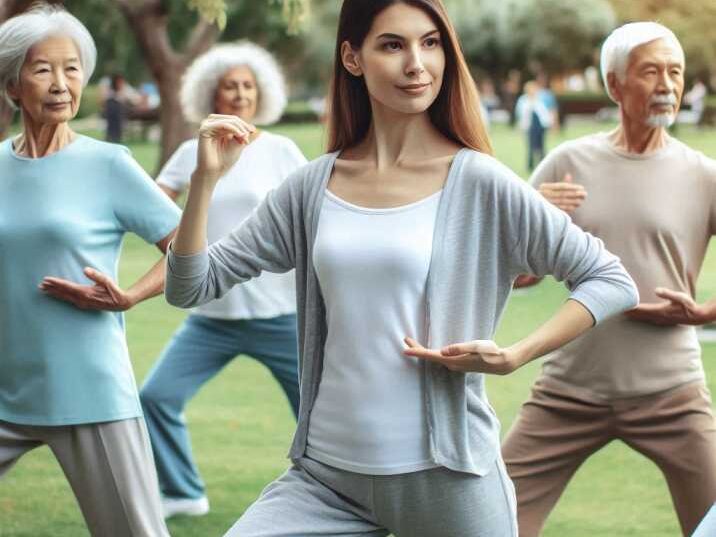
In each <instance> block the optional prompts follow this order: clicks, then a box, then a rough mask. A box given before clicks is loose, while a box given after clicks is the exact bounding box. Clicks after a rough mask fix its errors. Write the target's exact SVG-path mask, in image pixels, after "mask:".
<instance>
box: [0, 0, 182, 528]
mask: <svg viewBox="0 0 716 537" xmlns="http://www.w3.org/2000/svg"><path fill="white" fill-rule="evenodd" d="M95 58H96V49H95V45H94V42H93V40H92V37H91V36H90V34H89V33H88V31H87V29H86V28H85V27H84V26H83V25H82V24H81V23H80V22H79V21H78V20H77V19H76V18H75V17H73V16H72V15H70V14H69V13H67V12H66V11H64V10H62V9H59V8H49V7H41V8H35V9H32V10H31V11H29V12H26V13H25V14H22V15H19V16H17V17H14V18H11V19H9V20H8V21H6V22H5V23H4V24H3V25H2V26H0V98H7V99H8V100H9V101H10V102H11V104H12V105H13V106H16V107H17V108H19V109H20V113H21V117H22V120H23V130H22V132H21V133H20V134H19V135H18V136H17V137H15V138H14V139H9V140H6V141H4V142H2V143H0V252H2V255H0V282H2V288H3V291H2V300H1V301H0V371H2V373H1V374H0V474H2V473H4V472H5V471H7V470H8V469H9V468H10V467H11V466H12V465H13V464H14V463H15V462H16V461H17V460H18V459H19V458H20V457H21V456H22V455H23V454H24V453H26V452H28V451H30V450H31V449H33V448H36V447H38V446H42V445H47V446H49V447H50V449H51V450H52V452H53V453H54V455H55V456H56V458H57V460H58V461H59V463H60V465H61V466H62V469H63V471H64V473H65V475H66V476H67V478H68V480H69V482H70V484H71V486H72V489H73V491H74V493H75V496H76V497H77V500H78V502H79V506H80V508H81V510H82V514H83V516H84V518H85V521H86V523H87V526H88V528H89V530H90V532H91V533H92V535H95V536H102V537H108V536H118V537H119V536H123V537H126V536H127V535H137V536H138V535H141V536H161V535H168V532H167V530H166V526H165V524H164V520H163V519H162V517H161V511H160V503H159V494H158V488H157V480H156V477H155V476H156V473H155V469H154V461H153V460H152V453H151V449H150V444H149V438H148V436H147V432H146V428H145V425H144V421H143V419H142V410H141V405H140V403H139V397H138V394H137V388H136V384H135V381H134V377H133V373H132V367H131V363H130V361H129V356H128V353H127V344H126V341H125V334H124V320H123V316H122V313H121V312H122V311H124V310H127V309H129V308H130V307H132V306H133V305H134V304H136V303H138V302H140V301H142V300H144V299H146V298H149V297H151V296H154V295H157V294H159V293H161V292H162V289H163V274H162V269H163V260H162V261H160V262H158V263H157V264H156V265H155V266H154V267H152V268H151V269H150V270H149V271H148V272H147V273H146V274H145V275H144V276H143V277H141V278H140V279H139V280H138V281H137V282H136V283H135V284H134V285H132V286H131V287H130V288H129V289H128V290H126V291H125V290H123V289H121V288H119V287H118V286H117V284H115V283H114V280H116V276H117V274H116V273H117V262H118V255H119V251H120V246H121V242H122V238H123V236H124V234H125V232H127V231H131V232H134V233H136V234H138V235H139V236H141V237H142V238H143V239H144V240H146V241H147V242H150V243H154V244H156V245H157V247H158V248H159V249H160V250H161V251H162V252H165V251H166V248H167V245H168V243H169V240H170V238H171V237H172V236H173V233H174V229H175V227H176V225H177V223H178V221H179V211H178V210H177V208H176V207H175V206H174V205H173V204H172V203H171V202H170V201H169V200H168V199H167V198H166V196H165V195H164V194H162V192H161V191H160V190H159V188H158V187H157V186H156V185H154V184H153V182H152V180H151V178H150V177H149V176H148V175H147V174H146V173H145V172H144V171H143V170H142V169H141V168H140V167H139V166H138V165H137V163H136V162H135V161H134V160H133V159H132V158H131V156H130V155H129V152H128V151H127V150H126V149H125V148H123V147H121V146H116V145H111V144H107V143H105V142H100V141H96V140H94V139H91V138H88V137H86V136H81V135H79V134H77V133H75V132H73V131H72V129H71V128H70V126H69V123H68V122H69V121H70V120H71V119H72V118H73V117H74V116H75V114H76V113H77V109H78V107H79V104H80V99H81V97H82V90H83V87H84V86H85V84H86V83H87V81H88V80H89V78H90V75H91V74H92V70H93V69H94V65H95Z"/></svg>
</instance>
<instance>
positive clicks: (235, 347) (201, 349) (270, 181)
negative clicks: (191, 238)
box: [140, 42, 306, 517]
mask: <svg viewBox="0 0 716 537" xmlns="http://www.w3.org/2000/svg"><path fill="white" fill-rule="evenodd" d="M286 100H287V98H286V88H285V82H284V78H283V75H282V73H281V70H280V68H279V66H278V64H277V62H276V60H275V59H274V58H273V56H271V54H269V52H268V51H266V50H264V49H263V48H261V47H259V46H258V45H255V44H253V43H249V42H243V43H239V44H223V45H218V46H216V47H214V48H213V49H211V50H210V51H209V52H207V53H205V54H204V55H202V56H201V57H199V58H197V59H196V60H195V61H194V63H193V64H192V65H191V66H190V67H189V69H188V70H187V72H186V74H185V75H184V79H183V82H182V88H181V102H182V107H183V110H184V115H185V116H186V118H187V119H188V120H189V121H193V122H199V121H201V119H202V118H204V117H206V116H207V115H208V114H212V113H213V114H218V115H220V116H221V117H236V118H241V119H242V120H243V121H247V122H252V123H256V124H259V125H271V124H272V123H275V122H276V121H278V120H279V118H280V117H281V114H282V113H283V110H284V108H285V106H286ZM198 145H199V140H198V139H193V140H189V141H187V142H185V143H184V144H182V145H181V146H180V147H179V148H178V149H177V150H176V152H175V153H174V155H172V157H171V158H170V159H169V160H168V161H167V163H166V165H165V166H164V168H163V169H162V170H161V172H160V173H159V176H158V177H157V184H158V185H159V187H160V188H161V189H162V190H164V191H165V192H166V193H167V194H168V195H169V197H171V198H172V199H173V200H176V199H177V197H178V196H179V195H180V194H181V193H183V192H184V191H185V190H186V189H187V188H188V187H189V183H190V179H191V174H192V172H193V171H194V169H195V168H196V165H197V160H196V158H197V157H196V155H197V147H198ZM305 163H306V159H305V157H304V156H303V154H302V153H301V151H300V150H299V149H298V147H296V144H294V143H293V142H292V141H291V140H290V139H288V138H286V137H284V136H280V135H277V134H272V133H270V132H267V131H264V130H260V131H259V130H257V131H256V132H254V133H253V135H252V139H251V144H250V145H249V147H247V148H246V151H244V152H243V153H242V154H241V158H240V159H239V160H238V161H237V162H236V163H235V164H234V165H233V166H232V167H231V169H230V170H228V172H227V174H226V175H225V177H224V178H223V179H222V180H221V182H220V183H219V184H218V186H217V188H216V190H215V191H214V193H213V195H212V198H211V203H210V204H209V217H208V242H209V244H211V243H213V242H215V241H217V240H219V239H220V238H221V237H223V236H225V235H227V234H228V233H229V232H230V231H231V230H232V229H234V228H235V227H237V226H238V225H239V224H241V222H243V221H244V220H245V219H246V218H248V217H249V215H251V213H252V212H253V211H254V210H255V209H256V207H257V206H258V205H259V204H260V203H261V202H262V201H263V199H264V198H265V197H266V195H267V194H268V192H269V191H271V190H273V189H274V188H276V187H278V186H279V185H280V184H281V183H282V182H283V180H284V179H285V178H286V176H288V175H289V174H291V173H292V172H293V171H295V170H296V169H297V168H298V167H300V166H302V165H303V164H305ZM294 286H295V282H294V275H293V273H292V272H290V273H286V274H270V273H268V272H267V273H264V274H263V275H262V276H261V277H260V278H256V279H254V280H253V281H251V282H249V283H247V284H246V285H242V286H239V287H235V288H234V289H232V290H231V291H230V292H229V293H227V294H226V295H225V296H223V297H222V298H220V299H218V300H214V301H212V302H209V303H207V304H204V305H201V306H199V307H197V308H196V309H195V310H194V311H193V312H192V314H191V315H189V317H188V318H187V319H186V321H184V323H183V324H182V325H181V327H180V328H179V330H177V332H176V333H175V334H174V336H173V337H172V339H171V341H170V342H169V343H168V344H167V346H166V347H165V349H164V351H163V352H162V354H161V356H160V357H159V360H158V361H157V363H156V364H155V365H154V367H153V368H152V370H151V371H150V372H149V374H148V376H147V379H146V380H145V382H144V385H143V386H142V389H141V392H140V397H141V401H142V406H143V407H144V415H145V418H146V420H147V426H148V428H149V434H150V436H151V439H152V447H153V449H154V457H155V460H156V464H157V470H158V472H159V484H160V486H161V491H162V505H163V509H164V516H165V517H171V516H174V515H178V514H183V515H203V514H206V513H207V512H208V511H209V501H208V498H207V496H206V490H205V485H204V482H203V481H202V479H201V476H200V475H199V469H198V468H197V466H196V463H195V462H194V457H193V454H192V449H191V442H190V439H189V431H188V430H187V426H186V421H185V418H184V408H185V406H186V404H187V402H188V401H189V400H190V399H191V398H192V397H193V396H194V395H195V394H196V392H197V391H198V390H199V389H200V388H201V387H202V386H203V385H204V384H205V383H207V382H208V381H209V380H210V379H211V378H213V377H214V376H215V375H216V374H217V373H218V372H219V371H221V369H223V368H224V367H225V366H226V365H227V364H228V363H229V362H231V361H232V360H233V359H234V358H236V356H238V355H247V356H250V357H252V358H254V359H255V360H258V361H259V362H260V363H261V364H263V365H264V366H266V367H267V368H268V370H269V371H270V372H271V374H272V375H273V376H274V378H275V379H276V380H277V381H278V383H279V385H280V386H281V388H282V389H283V392H284V393H285V394H286V397H287V399H288V402H289V403H290V406H291V410H292V411H293V414H294V415H297V414H298V402H299V392H298V342H297V339H296V294H295V291H294Z"/></svg>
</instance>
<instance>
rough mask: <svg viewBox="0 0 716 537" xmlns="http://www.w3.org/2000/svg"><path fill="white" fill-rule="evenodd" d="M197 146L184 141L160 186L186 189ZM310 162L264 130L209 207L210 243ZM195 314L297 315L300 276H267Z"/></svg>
mask: <svg viewBox="0 0 716 537" xmlns="http://www.w3.org/2000/svg"><path fill="white" fill-rule="evenodd" d="M197 146H198V140H196V139H194V140H189V141H187V142H184V143H183V144H182V145H181V146H180V147H179V148H178V149H177V150H176V152H175V153H174V154H173V155H172V156H171V158H170V159H169V160H168V161H167V163H166V164H165V165H164V168H163V169H162V171H161V172H160V173H159V176H158V177H157V183H158V184H160V185H162V186H165V187H168V188H170V189H172V190H174V191H176V192H182V191H184V190H185V189H186V188H187V187H188V186H189V182H190V179H191V174H192V172H193V171H194V169H195V168H196V158H197ZM305 163H306V158H305V157H304V156H303V154H302V153H301V151H300V149H298V147H297V146H296V144H295V143H293V142H292V141H291V140H289V139H288V138H286V137H285V136H280V135H278V134H272V133H270V132H266V131H262V132H261V134H260V135H259V137H258V138H256V140H254V141H253V142H252V143H251V144H249V145H248V146H247V147H246V148H245V149H244V151H243V152H242V153H241V156H240V157H239V160H238V161H237V162H236V164H234V166H233V167H232V168H231V169H230V170H229V171H228V173H227V174H226V175H225V176H224V177H222V178H221V180H220V181H219V183H218V184H217V186H216V190H215V191H214V195H213V197H212V199H211V203H210V205H209V221H208V227H207V236H208V240H209V244H211V243H213V242H216V241H217V240H219V239H220V238H221V237H223V236H224V235H227V234H228V233H229V232H230V231H231V230H233V229H234V228H235V227H237V226H238V225H239V224H241V223H242V222H243V221H244V219H246V218H247V217H248V216H249V215H250V214H251V212H252V211H253V210H254V209H255V208H256V207H257V206H258V205H259V204H260V203H261V201H262V200H263V199H264V198H265V197H266V194H268V193H269V191H271V190H273V189H274V188H276V187H277V186H278V185H279V184H281V182H282V181H283V180H284V179H285V178H286V177H287V176H288V175H289V174H290V173H291V172H293V171H294V170H296V169H297V168H299V167H300V166H302V165H303V164H305ZM194 312H195V313H197V314H199V315H204V316H206V317H211V318H214V319H268V318H271V317H277V316H279V315H286V314H290V313H295V312H296V295H295V288H294V273H293V271H291V272H289V273H286V274H273V273H268V272H264V273H263V274H262V275H261V276H260V277H258V278H255V279H253V280H251V281H248V282H246V283H244V284H242V285H239V286H236V287H234V288H233V289H232V290H231V291H229V292H228V293H227V294H226V295H224V296H223V297H222V298H220V299H218V300H213V301H211V302H209V303H207V304H204V305H202V306H199V307H197V308H195V310H194Z"/></svg>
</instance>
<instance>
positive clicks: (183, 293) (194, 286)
mask: <svg viewBox="0 0 716 537" xmlns="http://www.w3.org/2000/svg"><path fill="white" fill-rule="evenodd" d="M300 175H301V171H300V170H299V171H297V172H295V173H294V174H292V176H290V177H289V178H288V179H286V180H285V181H284V182H283V183H282V184H281V185H280V186H279V187H278V188H277V189H275V190H273V191H271V192H270V193H269V194H268V195H267V196H266V198H265V199H264V201H263V202H262V203H261V204H260V205H259V206H258V207H257V208H256V210H255V211H254V212H253V213H252V214H251V215H250V216H249V217H248V218H247V219H246V220H244V222H243V223H242V224H241V225H240V226H239V227H237V228H236V229H234V231H232V232H231V233H230V234H229V235H227V236H226V237H224V238H223V239H221V240H219V241H217V242H215V243H214V244H212V245H211V246H209V247H208V248H207V249H205V250H204V251H203V252H199V253H197V254H194V255H190V256H181V255H177V254H175V253H174V252H173V251H172V250H171V248H170V251H169V254H168V257H167V274H166V284H165V295H166V299H167V302H169V303H170V304H172V305H174V306H178V307H181V308H188V307H193V306H197V305H201V304H205V303H206V302H209V301H211V300H214V299H217V298H220V297H222V296H223V295H224V294H225V293H226V292H227V291H229V289H231V288H232V287H233V286H234V285H236V284H239V283H242V282H245V281H248V280H250V279H251V278H255V277H256V276H258V275H259V274H261V272H263V271H268V272H288V271H289V270H291V269H292V268H294V266H295V241H294V231H295V230H294V227H293V224H292V222H293V221H294V219H293V218H292V212H293V211H295V210H296V207H294V206H293V204H295V203H297V201H296V200H297V199H300V197H299V196H297V195H296V194H295V193H294V192H293V190H294V189H295V188H296V186H297V185H298V184H299V183H300V179H301V177H300Z"/></svg>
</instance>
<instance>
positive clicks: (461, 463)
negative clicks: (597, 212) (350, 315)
mask: <svg viewBox="0 0 716 537" xmlns="http://www.w3.org/2000/svg"><path fill="white" fill-rule="evenodd" d="M336 158H337V153H331V154H327V155H324V156H322V157H320V158H318V159H316V160H314V161H313V162H310V163H309V164H307V165H306V166H304V167H302V168H301V169H299V170H297V171H296V172H294V173H293V174H292V175H291V176H290V177H289V178H288V179H286V181H285V182H284V183H283V184H282V185H281V186H280V187H279V188H277V189H276V190H274V191H273V192H271V193H270V194H269V195H268V196H267V197H266V199H265V200H264V201H263V203H262V204H261V205H260V206H259V207H258V208H257V210H256V211H255V212H254V213H253V214H252V215H251V216H250V217H249V218H248V219H247V220H246V221H245V222H244V223H243V224H242V225H241V226H240V227H238V228H237V229H236V230H234V231H233V232H232V233H231V234H230V235H228V236H227V237H225V238H223V239H222V240H220V241H218V242H216V243H214V244H212V245H211V246H210V247H209V248H208V250H206V251H204V252H201V253H198V254H196V255H192V256H178V255H175V254H174V253H172V252H170V253H169V258H168V269H167V280H166V297H167V300H168V301H169V302H170V303H171V304H173V305H176V306H180V307H190V306H195V305H197V304H202V303H204V302H207V301H209V300H212V299H215V298H218V297H220V296H222V295H223V294H224V293H226V292H227V291H228V290H229V289H230V288H231V287H232V286H233V285H236V284H239V283H241V282H244V281H246V280H248V279H250V278H253V277H256V276H258V275H259V274H260V273H261V271H264V270H267V271H270V272H285V271H288V270H290V269H293V268H295V269H296V291H297V302H298V324H299V350H300V356H301V359H300V367H299V374H300V381H301V408H300V412H299V417H298V428H297V430H296V434H295V436H294V440H293V445H292V447H291V451H290V453H289V456H290V457H291V458H292V459H294V460H296V459H299V458H300V457H302V456H303V455H304V452H305V448H306V438H307V435H308V426H309V420H310V417H311V409H312V407H313V404H314V402H315V400H316V395H317V394H318V388H319V384H320V380H321V371H322V366H323V350H324V343H325V340H326V333H327V326H326V314H325V307H324V303H323V297H322V296H321V288H320V286H319V282H318V279H317V277H316V272H315V270H314V267H313V263H312V256H313V244H314V240H315V237H316V231H317V229H318V219H319V217H320V214H321V205H322V203H323V199H324V191H325V188H326V184H327V183H328V179H329V177H330V175H331V172H332V169H333V163H334V162H335V159H336ZM345 240H346V241H351V240H352V237H346V238H345ZM524 273H529V274H536V275H546V274H552V275H554V276H555V278H557V279H558V280H565V281H566V282H567V285H568V286H569V288H570V289H571V298H572V299H574V300H578V301H579V302H580V303H581V304H583V305H584V306H585V307H586V308H587V309H588V310H589V311H590V312H591V314H592V315H593V316H594V319H595V321H596V322H600V321H601V320H603V319H604V318H606V317H608V316H610V315H613V314H616V313H619V312H621V311H623V310H626V309H629V308H632V307H634V306H635V305H636V304H637V302H638V296H637V291H636V288H635V286H634V282H633V281H632V280H631V278H630V277H629V275H628V274H627V272H626V271H625V270H624V267H623V266H622V265H621V263H620V262H619V260H618V258H616V257H615V256H614V255H612V254H610V253H609V252H607V251H606V250H605V249H604V245H603V244H602V242H601V241H600V240H599V239H596V238H594V237H593V236H591V235H589V234H587V233H585V232H583V231H582V230H581V229H579V228H578V227H576V226H575V225H574V224H572V223H571V221H570V219H569V217H568V216H567V215H566V214H565V213H563V212H562V211H560V210H558V209H556V208H554V207H552V206H551V205H550V204H548V203H547V202H546V201H544V199H543V198H542V196H540V195H539V194H538V193H537V192H535V191H534V190H533V189H532V188H530V187H529V186H528V185H526V184H525V183H524V182H523V181H522V180H521V179H520V178H518V177H517V176H516V175H515V174H513V173H512V172H511V171H510V170H509V169H508V168H506V167H505V166H503V165H502V164H500V163H499V162H498V161H497V160H495V159H494V158H492V157H490V156H487V155H484V154H482V153H478V152H476V151H473V150H469V149H462V150H460V151H459V152H458V153H457V155H456V156H455V158H454V160H453V163H452V165H451V168H450V172H449V174H448V177H447V180H446V183H445V186H444V190H443V193H442V197H441V199H440V204H439V207H438V214H437V219H436V223H435V232H434V243H433V251H432V258H431V261H430V269H429V273H428V280H427V287H426V303H427V321H428V324H427V326H428V334H429V340H428V341H426V342H422V343H423V344H426V345H429V346H430V347H441V346H443V345H445V344H447V343H454V342H462V341H469V340H473V339H492V338H493V334H494V333H495V329H496V327H497V323H498V321H499V319H500V316H501V314H502V312H503V310H504V307H505V304H506V302H507V298H508V296H509V294H510V290H511V289H512V283H513V280H514V279H515V277H516V276H517V275H519V274H524ZM380 301H381V298H380V297H375V315H378V316H379V315H380V311H381V305H380ZM422 364H423V374H424V375H425V404H426V407H427V408H426V410H427V416H428V423H427V427H428V430H429V437H430V453H431V456H432V458H433V460H434V461H435V462H436V463H437V464H440V465H443V466H446V467H447V468H450V469H452V470H456V471H463V472H469V473H473V474H477V475H484V474H486V473H487V472H488V471H489V469H490V468H491V467H492V463H493V462H494V459H495V457H496V456H498V454H499V422H498V420H497V418H496V416H495V413H494V411H493V410H492V408H491V407H490V404H489V403H488V401H487V396H486V394H485V387H484V382H485V379H484V375H482V374H479V373H468V374H464V373H457V372H452V371H449V370H448V369H447V368H445V367H443V366H440V365H436V364H434V363H430V362H423V363H422Z"/></svg>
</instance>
